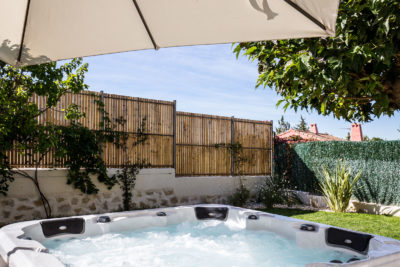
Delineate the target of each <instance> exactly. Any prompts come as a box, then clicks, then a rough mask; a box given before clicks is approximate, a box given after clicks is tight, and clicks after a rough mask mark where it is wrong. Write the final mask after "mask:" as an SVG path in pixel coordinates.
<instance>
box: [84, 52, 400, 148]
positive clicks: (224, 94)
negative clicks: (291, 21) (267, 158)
mask: <svg viewBox="0 0 400 267" xmlns="http://www.w3.org/2000/svg"><path fill="white" fill-rule="evenodd" d="M85 62H88V63H89V72H88V74H87V76H86V82H87V84H89V86H90V90H93V91H100V90H103V91H104V92H106V93H113V94H121V95H128V96H135V97H144V98H152V99H159V100H176V101H177V109H178V110H179V111H186V112H195V113H205V114H213V115H222V116H235V117H238V118H246V119H255V120H273V121H274V125H276V123H277V120H279V119H280V117H281V116H282V115H284V117H285V119H286V120H287V121H289V122H290V123H291V125H296V124H297V123H298V121H299V120H300V115H303V117H304V118H305V119H306V121H307V123H314V122H315V123H317V124H318V129H319V131H320V132H328V133H330V134H333V135H335V136H338V137H342V138H344V137H345V136H346V135H347V132H348V131H349V128H350V124H349V123H348V122H346V121H343V120H337V119H334V118H333V117H324V116H320V115H318V114H316V113H315V112H314V113H307V112H306V111H298V112H297V113H296V112H294V110H287V111H286V112H284V111H283V109H281V108H277V107H276V102H277V101H278V100H279V99H280V98H279V96H277V94H276V93H275V92H274V91H272V90H271V89H269V88H266V89H261V88H259V89H255V82H256V79H257V64H256V62H250V61H248V60H247V58H245V57H240V58H239V59H238V60H237V59H236V57H235V55H234V54H233V53H232V46H231V45H230V44H226V45H207V46H191V47H178V48H166V49H161V50H159V51H154V50H146V51H135V52H127V53H119V54H112V55H103V56H96V57H88V58H85ZM399 118H400V113H399V112H397V113H396V114H395V116H394V117H391V118H388V117H381V118H380V119H375V120H374V121H373V122H370V123H366V124H363V126H362V127H363V133H364V135H368V136H369V137H373V136H377V137H381V138H384V139H387V140H394V139H400V133H399V132H398V131H397V129H399V128H400V119H399Z"/></svg>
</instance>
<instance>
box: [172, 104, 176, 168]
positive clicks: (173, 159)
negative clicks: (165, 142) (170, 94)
mask: <svg viewBox="0 0 400 267" xmlns="http://www.w3.org/2000/svg"><path fill="white" fill-rule="evenodd" d="M173 112H174V117H173V123H172V124H173V125H172V127H173V135H174V137H173V142H172V145H173V148H172V166H173V168H174V170H175V172H176V100H174V108H173Z"/></svg>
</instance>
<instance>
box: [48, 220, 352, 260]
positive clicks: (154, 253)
mask: <svg viewBox="0 0 400 267" xmlns="http://www.w3.org/2000/svg"><path fill="white" fill-rule="evenodd" d="M44 245H45V246H46V247H47V248H49V250H50V253H52V254H53V255H55V256H56V257H58V258H59V259H60V261H61V262H63V263H64V264H65V265H67V266H70V267H78V266H79V267H81V266H82V267H83V266H85V267H92V266H93V267H94V266H96V267H97V266H108V267H117V266H124V267H128V266H129V267H133V266H141V267H142V266H157V267H159V266H160V267H162V266H174V267H180V266H182V267H183V266H185V267H186V266H191V267H196V266H210V267H211V266H218V267H222V266H271V267H272V266H273V267H278V266H285V267H291V266H293V267H295V266H304V265H305V264H307V263H312V262H329V261H331V260H333V259H336V260H341V261H342V262H346V261H347V260H348V259H350V258H352V257H354V255H351V254H346V253H343V252H338V251H334V250H327V249H315V248H314V249H305V248H300V247H298V246H297V245H296V244H295V242H293V241H291V240H288V239H286V238H284V237H280V236H278V235H276V234H274V233H271V232H266V231H250V230H245V229H243V228H240V227H237V226H235V225H229V223H226V222H219V221H205V222H197V223H182V224H177V225H172V226H169V227H163V228H148V229H142V230H136V231H131V232H121V233H107V234H104V235H100V236H93V237H85V238H79V239H71V240H59V241H56V240H52V241H45V242H44Z"/></svg>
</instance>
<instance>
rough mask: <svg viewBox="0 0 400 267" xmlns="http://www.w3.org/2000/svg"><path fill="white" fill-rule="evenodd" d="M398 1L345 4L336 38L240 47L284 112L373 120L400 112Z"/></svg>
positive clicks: (348, 0)
mask: <svg viewBox="0 0 400 267" xmlns="http://www.w3.org/2000/svg"><path fill="white" fill-rule="evenodd" d="M399 6H400V2H399V0H360V1H354V0H341V1H340V6H339V13H338V19H337V24H336V32H337V33H336V36H335V37H328V38H309V39H296V40H279V41H262V42H249V43H240V44H238V45H237V46H236V47H235V49H234V52H235V53H236V55H237V56H239V55H240V54H241V52H244V55H246V56H248V57H249V59H251V60H257V61H258V70H259V77H258V80H257V87H259V86H263V87H267V86H268V87H270V88H273V89H274V90H275V91H276V92H277V93H278V94H279V95H280V96H281V97H282V99H281V100H280V101H279V102H278V105H279V104H281V103H282V104H283V103H284V105H283V107H284V109H287V108H289V107H290V108H294V109H295V110H296V111H297V110H298V109H306V110H309V109H313V110H316V111H317V112H318V113H319V114H323V115H330V114H332V115H333V116H335V117H336V118H344V119H346V120H349V121H350V120H351V121H370V120H371V119H372V118H373V117H374V116H377V117H379V116H381V115H389V116H391V115H393V114H394V111H396V110H399V109H400V78H399V77H400V8H399Z"/></svg>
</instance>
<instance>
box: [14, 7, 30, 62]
mask: <svg viewBox="0 0 400 267" xmlns="http://www.w3.org/2000/svg"><path fill="white" fill-rule="evenodd" d="M30 5H31V0H28V2H27V4H26V11H25V20H24V28H23V29H22V36H21V44H20V46H19V52H18V58H17V62H21V57H22V50H23V49H24V47H23V46H24V39H25V30H26V24H27V23H28V14H29V6H30Z"/></svg>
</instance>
